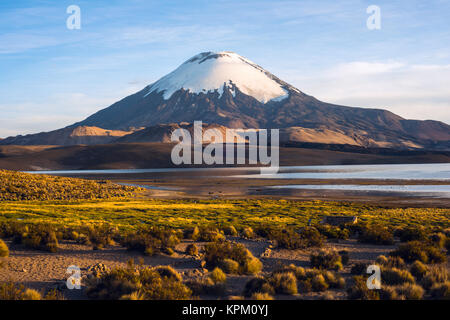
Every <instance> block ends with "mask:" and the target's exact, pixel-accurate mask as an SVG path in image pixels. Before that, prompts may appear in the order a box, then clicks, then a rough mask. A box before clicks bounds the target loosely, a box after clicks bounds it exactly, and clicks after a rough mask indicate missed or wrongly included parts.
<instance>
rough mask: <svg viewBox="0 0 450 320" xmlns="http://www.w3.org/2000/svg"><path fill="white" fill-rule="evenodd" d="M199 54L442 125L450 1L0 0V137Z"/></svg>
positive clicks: (53, 119) (449, 87)
mask: <svg viewBox="0 0 450 320" xmlns="http://www.w3.org/2000/svg"><path fill="white" fill-rule="evenodd" d="M70 5H77V6H78V7H79V8H80V21H81V24H80V29H68V28H67V25H66V21H67V19H68V18H69V16H70V14H69V13H67V12H66V11H67V8H68V7H69V6H70ZM370 5H376V6H378V7H379V8H380V29H375V30H370V29H369V28H368V27H367V25H366V21H367V19H368V18H369V17H370V16H371V13H367V11H366V10H367V8H368V7H369V6H370ZM204 51H234V52H236V53H238V54H240V55H242V56H245V57H247V58H248V59H250V60H252V61H254V62H256V63H257V64H259V65H261V66H262V67H264V68H265V69H266V70H268V71H270V72H271V73H273V74H275V75H276V76H278V77H279V78H281V79H283V80H284V81H286V82H288V83H290V84H292V85H294V86H295V87H297V88H298V89H300V90H301V91H303V92H305V93H306V94H310V95H313V96H315V97H316V98H318V99H319V100H322V101H325V102H331V103H336V104H341V105H348V106H359V107H368V108H383V109H388V110H390V111H392V112H394V113H397V114H399V115H401V116H403V117H405V118H408V119H433V120H440V121H444V122H446V123H449V124H450V0H429V1H421V0H401V1H392V0H389V1H384V0H383V1H381V0H372V1H356V0H342V1H334V0H324V1H317V0H307V1H284V0H279V1H272V0H271V1H265V0H257V1H253V0H239V1H234V0H226V1H222V0H215V1H210V0H208V1H195V0H190V1H186V0H183V1H171V0H161V1H152V0H107V1H106V0H96V1H92V0H88V1H81V0H79V1H77V0H70V1H66V0H53V1H50V0H29V1H26V0H23V1H17V0H1V1H0V137H2V138H4V137H7V136H12V135H17V134H29V133H36V132H41V131H49V130H54V129H58V128H62V127H64V126H67V125H70V124H72V123H74V122H76V121H80V120H82V119H84V118H86V117H87V116H89V115H90V114H92V113H94V112H96V111H98V110H100V109H103V108H105V107H108V106H109V105H111V104H112V103H114V102H116V101H117V100H120V99H122V98H124V97H125V96H127V95H129V94H132V93H134V92H136V91H139V90H141V89H142V88H144V87H145V86H147V85H148V84H151V83H152V82H154V81H156V80H158V79H159V78H160V77H162V76H164V75H165V74H167V73H168V72H171V71H173V69H175V68H176V67H178V66H179V65H180V64H181V63H183V62H184V61H185V60H187V59H189V58H190V57H191V56H194V55H196V54H198V53H200V52H204Z"/></svg>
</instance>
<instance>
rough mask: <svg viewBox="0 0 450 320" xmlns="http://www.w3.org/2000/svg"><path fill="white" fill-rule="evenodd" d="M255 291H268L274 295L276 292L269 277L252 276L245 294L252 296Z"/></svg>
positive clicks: (246, 286) (267, 292)
mask: <svg viewBox="0 0 450 320" xmlns="http://www.w3.org/2000/svg"><path fill="white" fill-rule="evenodd" d="M255 293H266V294H270V295H273V294H275V289H274V288H273V287H272V285H271V284H270V283H269V281H268V280H267V279H264V278H259V277H258V278H252V279H250V280H249V281H247V283H246V284H245V287H244V292H243V295H244V296H245V297H251V296H252V295H253V294H255Z"/></svg>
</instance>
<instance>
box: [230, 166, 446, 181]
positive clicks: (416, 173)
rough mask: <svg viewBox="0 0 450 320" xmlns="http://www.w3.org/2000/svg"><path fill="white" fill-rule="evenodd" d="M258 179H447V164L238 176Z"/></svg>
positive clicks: (303, 168) (291, 170)
mask: <svg viewBox="0 0 450 320" xmlns="http://www.w3.org/2000/svg"><path fill="white" fill-rule="evenodd" d="M238 177H242V178H261V179H375V180H387V179H393V180H445V181H450V163H433V164H380V165H378V164H377V165H341V166H299V167H283V168H281V170H280V171H279V172H278V173H276V174H263V175H252V174H250V175H240V176H238Z"/></svg>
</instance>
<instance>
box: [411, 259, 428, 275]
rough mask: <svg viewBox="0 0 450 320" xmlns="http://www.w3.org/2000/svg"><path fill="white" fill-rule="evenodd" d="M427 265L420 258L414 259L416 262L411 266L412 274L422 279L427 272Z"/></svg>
mask: <svg viewBox="0 0 450 320" xmlns="http://www.w3.org/2000/svg"><path fill="white" fill-rule="evenodd" d="M427 270H428V268H427V266H426V265H424V264H423V263H422V262H420V261H419V260H416V261H414V263H413V264H412V265H411V267H410V272H411V274H412V275H413V276H414V277H415V278H416V279H417V280H421V279H422V278H423V277H424V275H425V274H426V273H427Z"/></svg>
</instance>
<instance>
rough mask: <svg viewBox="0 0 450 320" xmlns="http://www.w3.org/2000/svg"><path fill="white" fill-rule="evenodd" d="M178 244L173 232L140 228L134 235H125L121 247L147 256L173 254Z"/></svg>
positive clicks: (178, 241)
mask: <svg viewBox="0 0 450 320" xmlns="http://www.w3.org/2000/svg"><path fill="white" fill-rule="evenodd" d="M178 243H180V240H179V238H178V235H177V232H176V231H175V230H171V229H166V228H159V227H147V228H140V229H139V230H137V231H136V232H134V233H130V234H128V235H126V237H125V239H124V240H123V241H122V245H123V246H125V247H126V248H127V249H128V250H135V251H139V252H141V253H144V254H146V255H148V256H153V255H156V254H159V253H166V254H169V255H171V254H173V252H174V251H173V249H174V248H175V246H176V245H177V244H178Z"/></svg>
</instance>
